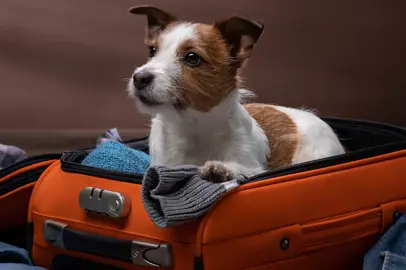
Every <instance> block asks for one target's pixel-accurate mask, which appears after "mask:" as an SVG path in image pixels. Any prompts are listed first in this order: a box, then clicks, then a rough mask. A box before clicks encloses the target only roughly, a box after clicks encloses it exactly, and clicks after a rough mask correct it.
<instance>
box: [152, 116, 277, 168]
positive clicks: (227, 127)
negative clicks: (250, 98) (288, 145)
mask: <svg viewBox="0 0 406 270" xmlns="http://www.w3.org/2000/svg"><path fill="white" fill-rule="evenodd" d="M239 117H240V118H239V119H230V120H229V121H227V122H224V123H215V119H199V121H198V122H195V123H189V124H188V125H187V124H184V125H183V124H182V125H180V126H176V125H174V124H173V123H170V122H168V121H162V119H160V117H155V118H154V119H153V121H152V126H151V135H150V155H151V163H152V164H153V165H164V166H176V165H185V164H188V165H196V166H202V165H204V163H205V162H206V161H209V160H217V161H235V162H238V163H239V164H242V165H246V166H255V167H262V166H264V165H266V162H267V155H268V154H269V148H268V141H267V138H266V137H265V136H264V134H263V133H262V132H261V131H262V130H260V129H259V127H257V126H256V125H255V124H253V122H252V118H251V117H250V116H249V115H248V114H245V113H242V115H241V116H239ZM242 117H248V118H246V119H241V118H242Z"/></svg>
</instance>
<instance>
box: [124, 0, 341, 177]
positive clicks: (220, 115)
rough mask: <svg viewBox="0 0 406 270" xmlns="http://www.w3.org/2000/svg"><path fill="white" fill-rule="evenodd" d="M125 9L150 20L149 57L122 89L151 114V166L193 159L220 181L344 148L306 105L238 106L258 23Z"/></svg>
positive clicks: (259, 27) (203, 173) (258, 33)
mask: <svg viewBox="0 0 406 270" xmlns="http://www.w3.org/2000/svg"><path fill="white" fill-rule="evenodd" d="M129 11H130V12H131V13H133V14H139V15H146V16H147V19H148V29H147V33H146V38H145V43H146V45H147V46H148V48H149V60H148V61H147V63H145V64H144V65H142V66H140V67H138V68H136V69H135V71H134V72H133V74H132V76H131V79H130V80H129V83H128V89H127V91H128V93H129V96H130V97H132V98H133V99H134V100H135V103H136V105H137V108H138V110H139V111H140V112H142V113H145V114H148V115H151V116H152V124H151V131H150V141H149V147H150V155H151V165H164V166H177V165H185V164H187V165H196V166H200V174H201V177H202V178H203V179H206V180H208V181H212V182H222V181H227V180H230V179H233V178H235V177H237V176H239V175H243V176H245V177H251V176H253V175H256V174H259V173H261V172H264V171H266V170H267V169H275V168H280V167H284V166H289V165H293V164H297V163H301V162H306V161H311V160H315V159H321V158H325V157H329V156H333V155H339V154H343V153H344V152H345V151H344V148H343V146H342V145H341V144H340V141H339V139H338V138H337V136H336V134H335V133H334V132H333V130H332V129H331V128H330V126H329V125H327V124H326V123H325V122H324V121H322V120H321V119H320V118H319V117H317V116H316V115H315V114H313V113H311V112H309V111H305V110H299V109H293V108H287V107H282V106H274V105H268V104H259V103H254V104H245V105H243V102H242V101H243V100H244V98H246V97H251V96H252V94H251V92H249V91H247V90H244V89H243V88H242V87H243V86H242V81H241V78H240V75H239V73H240V68H241V67H242V66H243V64H245V62H246V61H247V60H248V58H249V57H250V54H251V51H252V49H253V47H254V45H255V44H256V43H257V41H258V40H259V38H260V37H261V35H262V33H263V30H264V24H263V23H260V22H256V21H252V20H247V19H245V18H242V17H239V16H232V17H230V18H228V19H226V20H222V21H219V22H216V23H214V24H213V25H209V24H202V23H192V22H187V21H182V20H180V19H178V18H176V17H175V16H173V15H172V14H170V13H168V12H165V11H163V10H161V9H159V8H157V7H153V6H135V7H132V8H130V10H129Z"/></svg>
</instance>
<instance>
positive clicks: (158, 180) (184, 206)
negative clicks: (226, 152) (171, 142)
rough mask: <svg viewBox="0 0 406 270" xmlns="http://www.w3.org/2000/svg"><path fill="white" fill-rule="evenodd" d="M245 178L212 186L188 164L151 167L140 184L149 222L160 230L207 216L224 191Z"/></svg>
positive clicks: (236, 185)
mask: <svg viewBox="0 0 406 270" xmlns="http://www.w3.org/2000/svg"><path fill="white" fill-rule="evenodd" d="M245 181H246V179H236V180H231V181H228V182H223V183H212V182H208V181H205V180H203V179H202V178H200V177H199V175H198V167H196V166H191V165H184V166H178V167H174V168H168V167H165V166H151V167H150V168H148V170H147V172H146V174H145V175H144V179H143V181H142V194H141V198H142V202H143V205H144V207H145V209H146V211H147V213H148V215H149V217H150V219H151V220H152V221H153V222H154V223H155V224H156V225H157V226H158V227H161V228H165V227H170V226H174V225H179V224H183V223H186V222H188V221H191V220H193V219H196V218H198V217H200V216H202V215H203V214H204V213H206V212H207V211H208V210H209V208H210V207H211V206H212V205H213V204H214V203H216V202H217V201H218V200H219V199H220V198H221V196H223V195H224V194H225V193H226V192H228V191H230V190H232V189H234V188H236V187H238V186H239V185H240V184H241V183H242V182H245Z"/></svg>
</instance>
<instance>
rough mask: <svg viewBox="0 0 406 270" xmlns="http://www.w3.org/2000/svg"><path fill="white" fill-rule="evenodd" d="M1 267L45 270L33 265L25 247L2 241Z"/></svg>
mask: <svg viewBox="0 0 406 270" xmlns="http://www.w3.org/2000/svg"><path fill="white" fill-rule="evenodd" d="M0 269H1V270H45V268H42V267H37V266H33V263H32V262H31V260H30V258H29V256H28V252H27V251H26V250H25V249H22V248H19V247H15V246H12V245H9V244H6V243H3V242H0Z"/></svg>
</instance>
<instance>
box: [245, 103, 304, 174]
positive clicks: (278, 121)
mask: <svg viewBox="0 0 406 270" xmlns="http://www.w3.org/2000/svg"><path fill="white" fill-rule="evenodd" d="M244 107H245V109H246V110H247V111H248V112H249V114H250V115H251V116H252V117H253V118H254V119H255V120H256V121H257V123H258V125H259V126H260V127H261V128H262V129H263V131H264V133H265V135H266V137H267V138H268V140H269V147H270V150H271V155H270V157H269V159H268V161H269V168H272V169H275V168H280V167H285V166H289V165H291V164H292V159H293V155H294V154H295V152H296V149H297V147H298V145H299V136H298V131H297V127H296V124H295V123H294V122H293V121H292V119H291V118H290V117H289V116H288V115H286V114H285V113H283V112H281V111H278V110H277V109H275V108H274V107H273V106H272V105H265V104H255V103H252V104H245V105H244Z"/></svg>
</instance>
